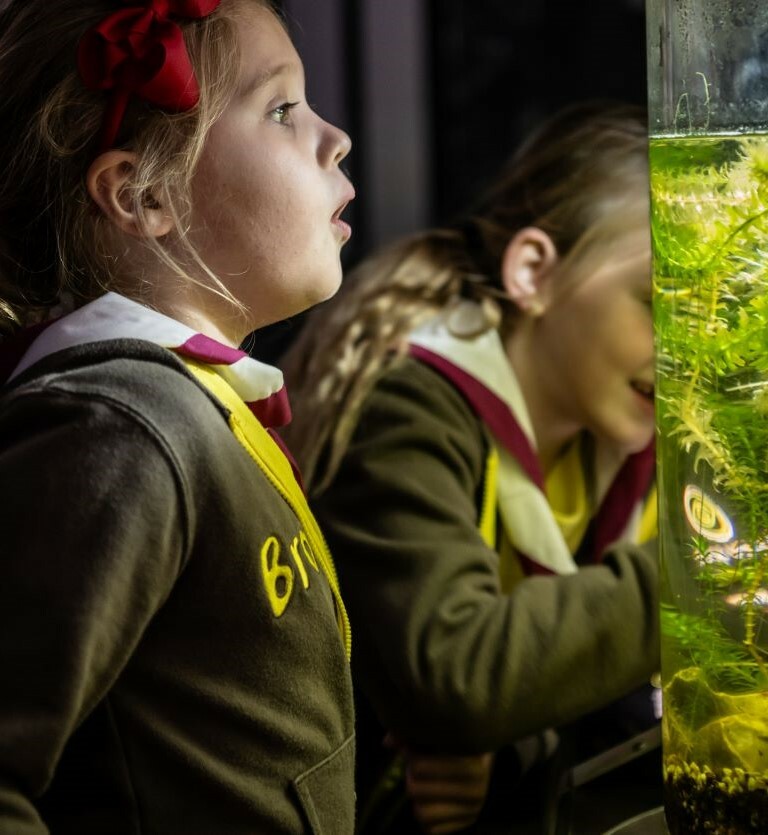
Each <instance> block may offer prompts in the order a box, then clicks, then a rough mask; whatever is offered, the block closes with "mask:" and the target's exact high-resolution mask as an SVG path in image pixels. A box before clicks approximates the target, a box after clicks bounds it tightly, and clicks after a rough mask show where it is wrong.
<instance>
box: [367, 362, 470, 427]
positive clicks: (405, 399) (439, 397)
mask: <svg viewBox="0 0 768 835" xmlns="http://www.w3.org/2000/svg"><path fill="white" fill-rule="evenodd" d="M389 411H392V412H399V413H402V414H403V415H407V414H410V415H411V416H412V419H413V420H414V421H416V422H417V423H418V422H419V421H420V420H425V421H427V422H428V423H433V422H439V423H441V424H444V425H445V426H446V427H453V428H455V429H456V430H457V431H461V432H463V433H468V434H470V435H473V436H474V435H476V436H477V437H478V439H479V438H480V437H481V436H482V434H483V428H482V423H481V421H480V419H479V417H478V416H477V414H476V413H475V412H474V410H473V409H472V407H471V406H470V404H469V402H468V401H467V399H466V398H465V397H464V395H463V394H462V393H461V391H460V390H459V389H458V388H457V387H456V386H455V385H454V384H453V383H452V382H451V381H450V380H449V379H448V378H446V377H445V376H444V375H442V374H441V373H440V372H439V371H437V370H435V369H434V368H432V367H431V366H429V365H426V364H425V363H423V362H420V361H419V360H417V359H416V358H414V357H411V356H406V357H404V358H403V359H402V360H400V361H398V362H397V363H396V364H394V365H393V366H391V367H390V368H388V369H387V370H386V371H385V372H384V373H383V374H382V375H381V376H380V377H379V378H378V380H377V381H376V383H375V384H374V386H373V389H372V391H371V393H370V395H369V396H368V399H367V402H366V404H365V407H364V409H363V414H364V415H366V416H369V415H370V414H371V413H382V414H383V415H384V414H386V413H387V412H389Z"/></svg>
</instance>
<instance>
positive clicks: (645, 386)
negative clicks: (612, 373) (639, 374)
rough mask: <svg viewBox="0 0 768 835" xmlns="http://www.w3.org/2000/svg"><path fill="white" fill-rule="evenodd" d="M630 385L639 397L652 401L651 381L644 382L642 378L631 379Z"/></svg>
mask: <svg viewBox="0 0 768 835" xmlns="http://www.w3.org/2000/svg"><path fill="white" fill-rule="evenodd" d="M630 385H631V386H632V388H633V389H634V390H635V391H636V392H637V393H638V394H639V395H640V396H641V397H644V398H645V399H646V400H648V401H650V402H651V403H653V383H646V382H645V381H643V380H632V381H631V382H630Z"/></svg>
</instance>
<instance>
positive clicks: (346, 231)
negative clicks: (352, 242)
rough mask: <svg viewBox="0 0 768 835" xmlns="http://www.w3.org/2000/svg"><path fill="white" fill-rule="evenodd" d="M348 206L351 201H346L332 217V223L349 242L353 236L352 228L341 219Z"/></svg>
mask: <svg viewBox="0 0 768 835" xmlns="http://www.w3.org/2000/svg"><path fill="white" fill-rule="evenodd" d="M348 205H349V200H345V201H344V202H343V203H342V204H341V206H339V208H338V209H336V211H335V212H334V213H333V214H332V215H331V223H332V224H333V225H334V226H335V227H336V228H337V229H338V230H339V231H340V232H341V236H342V239H343V240H344V241H348V240H349V238H350V236H351V235H352V227H351V226H350V225H349V224H348V223H347V222H346V220H343V219H342V217H341V216H342V214H344V210H345V209H346V208H347V206H348Z"/></svg>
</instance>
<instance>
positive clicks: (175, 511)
mask: <svg viewBox="0 0 768 835" xmlns="http://www.w3.org/2000/svg"><path fill="white" fill-rule="evenodd" d="M171 459H172V456H171V455H170V453H169V451H168V450H167V449H166V448H165V447H164V446H163V444H162V442H161V441H160V439H159V438H158V437H156V436H155V434H154V433H153V431H152V429H151V427H150V426H149V425H148V424H147V423H146V422H145V421H144V420H143V418H142V416H141V415H140V414H139V413H138V412H134V411H132V409H131V408H130V407H129V406H128V405H126V404H122V405H121V404H115V403H111V402H109V401H108V400H106V399H102V400H99V399H98V398H95V397H85V398H84V397H79V396H77V395H75V394H71V393H68V392H66V391H56V390H55V389H51V388H48V389H34V388H33V389H32V390H29V389H27V390H25V391H23V392H20V393H17V394H15V395H12V396H10V397H6V398H4V401H3V406H2V411H1V412H0V519H1V522H2V524H1V526H0V531H1V535H0V536H1V538H0V563H1V564H2V581H1V582H0V665H1V666H0V670H2V682H1V683H0V833H2V835H33V833H34V835H39V833H44V832H47V831H48V830H47V828H46V826H45V824H44V823H43V821H42V820H41V819H40V817H39V815H38V812H37V809H36V802H37V800H38V799H39V798H40V796H41V795H42V794H43V793H44V791H45V790H46V788H47V787H48V786H49V784H50V782H51V779H52V777H53V774H54V771H55V769H56V766H57V762H58V760H59V757H60V756H61V753H62V750H63V748H64V745H65V743H66V741H67V739H68V738H69V737H70V735H71V734H72V732H73V731H74V729H75V728H76V727H77V726H78V725H79V724H80V723H81V722H82V720H83V719H84V717H85V716H86V715H87V714H88V713H89V711H90V710H91V709H92V708H93V707H94V705H95V704H96V703H97V702H98V701H99V700H100V699H101V698H102V697H103V696H104V694H105V693H106V692H107V690H108V689H109V687H110V685H111V683H112V682H113V681H114V680H115V678H116V677H117V675H118V674H119V672H120V670H121V669H122V668H123V667H124V665H125V663H126V661H127V659H128V658H129V657H130V655H131V653H132V652H133V650H134V648H135V646H136V645H137V643H138V641H139V640H140V638H141V635H142V633H143V631H144V630H145V628H146V626H147V624H148V622H149V621H150V619H151V618H152V616H153V614H154V613H155V612H156V611H157V609H158V608H159V607H160V606H161V605H162V603H163V601H164V599H165V598H166V597H167V595H168V593H169V590H170V588H171V587H172V585H173V583H174V582H175V580H176V578H177V575H178V573H179V570H180V568H181V565H182V562H183V559H184V551H185V538H186V535H187V531H186V529H185V528H186V523H185V521H184V520H185V515H186V511H185V507H184V505H185V500H184V491H183V487H182V485H181V483H180V482H179V478H178V474H177V471H176V468H175V466H174V464H173V461H172V460H171Z"/></svg>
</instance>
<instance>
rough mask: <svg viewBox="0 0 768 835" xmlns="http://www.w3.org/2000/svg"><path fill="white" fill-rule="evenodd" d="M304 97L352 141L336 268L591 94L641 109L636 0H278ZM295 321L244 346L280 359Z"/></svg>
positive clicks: (460, 199) (463, 197)
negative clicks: (346, 232) (346, 229)
mask: <svg viewBox="0 0 768 835" xmlns="http://www.w3.org/2000/svg"><path fill="white" fill-rule="evenodd" d="M280 5H281V7H282V10H283V12H284V14H285V17H286V20H287V23H288V26H289V29H290V31H291V34H292V36H293V38H294V40H295V42H296V45H297V48H298V50H299V53H300V54H301V56H302V59H303V60H304V64H305V67H306V71H307V77H308V84H307V93H308V98H309V101H310V102H311V103H312V104H313V106H314V107H315V109H316V110H317V111H318V112H319V113H320V114H321V115H322V116H324V117H325V118H327V119H329V120H330V121H332V122H334V123H336V124H338V125H340V126H341V127H343V128H344V129H345V130H346V131H347V132H348V133H349V134H350V135H351V137H352V140H353V149H352V153H351V154H350V156H349V158H348V160H347V163H346V165H347V168H348V170H349V173H350V176H351V177H352V180H353V182H354V184H355V187H356V189H357V193H358V197H357V199H356V200H355V201H354V203H353V204H351V206H350V207H349V209H348V211H347V214H346V215H345V217H347V218H348V219H349V220H350V222H351V223H352V226H353V230H354V231H353V236H352V239H351V241H350V243H349V244H348V245H347V246H346V247H345V249H344V253H343V262H344V265H345V267H346V268H349V267H351V266H353V265H354V264H355V263H356V262H357V261H358V260H359V259H360V258H362V257H363V256H364V255H366V254H367V253H368V252H370V251H371V250H372V249H374V248H376V247H378V246H381V245H382V244H385V243H387V242H388V241H390V240H393V239H394V238H397V237H399V236H401V235H404V234H407V233H409V232H412V231H415V230H416V229H419V228H422V227H425V226H430V225H434V224H439V223H442V222H446V221H449V220H451V219H452V218H453V217H455V216H456V214H457V213H459V212H460V211H461V210H462V209H463V208H464V207H465V206H466V205H467V204H468V203H469V202H471V200H472V199H473V198H474V197H475V195H476V194H477V193H478V192H479V191H480V190H481V189H482V187H483V186H484V185H485V184H486V183H487V182H488V181H489V180H490V179H491V177H492V176H493V174H494V172H495V171H496V170H497V169H498V168H499V167H500V166H501V165H502V164H503V162H504V160H505V159H506V158H507V157H508V156H509V155H510V154H511V153H512V151H513V150H514V149H515V147H516V146H517V144H518V143H519V142H520V141H521V140H522V138H523V137H524V136H525V134H526V133H527V132H528V131H529V130H531V129H532V128H533V127H535V126H536V125H537V124H538V123H539V122H540V121H541V120H542V119H543V118H545V117H547V116H548V115H550V114H551V113H553V112H554V111H556V110H557V109H559V108H560V107H562V106H564V105H566V104H568V103H571V102H575V101H580V100H583V99H591V98H614V99H621V100H623V101H627V102H633V103H638V104H645V100H646V81H645V26H644V13H643V11H644V4H643V0H283V2H282V3H281V4H280ZM300 326H301V317H297V319H296V320H294V321H293V322H288V323H282V324H280V325H276V326H274V327H272V328H268V329H266V330H265V331H261V332H259V333H258V334H256V336H255V337H254V338H253V347H252V353H254V354H255V355H256V356H258V357H259V358H261V359H265V360H267V361H274V360H276V359H277V358H278V357H279V355H280V353H281V352H282V351H283V350H284V348H285V347H286V346H287V345H288V344H289V343H290V341H291V340H292V338H293V337H294V336H295V334H296V332H297V330H298V329H299V328H300Z"/></svg>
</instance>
